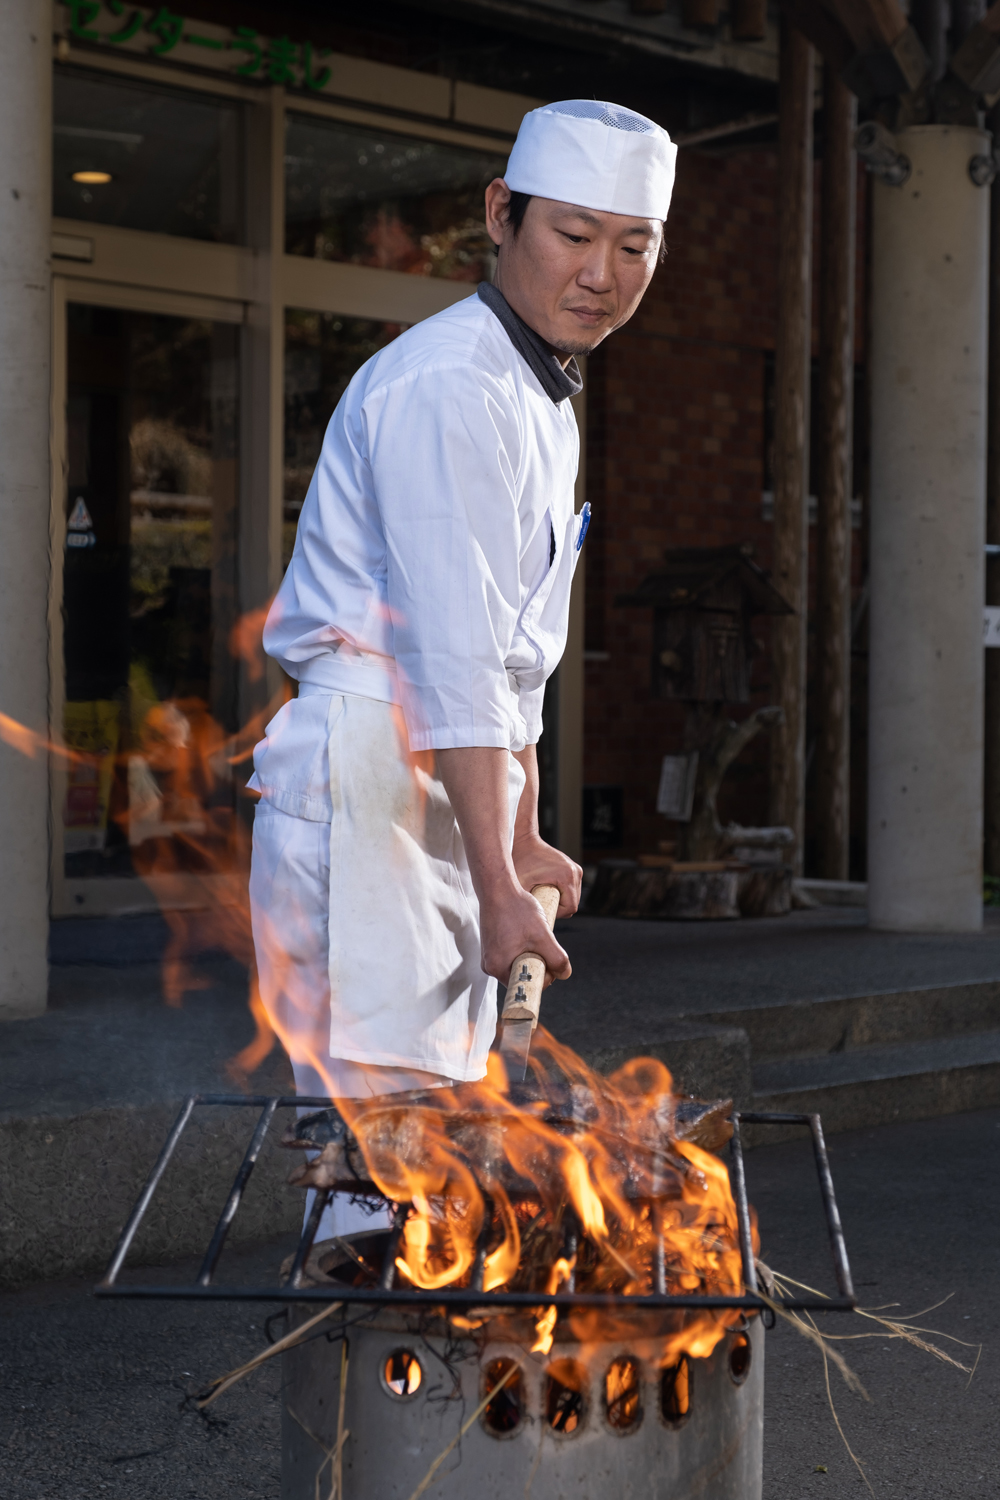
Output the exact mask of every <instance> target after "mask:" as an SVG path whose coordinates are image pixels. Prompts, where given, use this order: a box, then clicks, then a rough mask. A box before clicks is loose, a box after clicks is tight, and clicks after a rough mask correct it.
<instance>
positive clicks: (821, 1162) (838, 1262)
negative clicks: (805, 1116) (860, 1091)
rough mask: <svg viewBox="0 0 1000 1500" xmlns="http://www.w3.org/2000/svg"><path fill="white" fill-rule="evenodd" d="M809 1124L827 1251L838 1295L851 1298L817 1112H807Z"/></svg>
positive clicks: (845, 1255) (847, 1267)
mask: <svg viewBox="0 0 1000 1500" xmlns="http://www.w3.org/2000/svg"><path fill="white" fill-rule="evenodd" d="M809 1127H810V1129H811V1130H812V1138H813V1151H814V1153H815V1156H816V1171H817V1172H818V1173H819V1190H820V1192H821V1193H822V1195H823V1207H824V1208H825V1209H826V1223H827V1228H828V1230H829V1232H830V1251H831V1253H832V1255H833V1269H834V1274H835V1275H836V1277H837V1285H838V1287H839V1288H840V1295H841V1296H842V1297H850V1298H851V1299H852V1300H853V1299H854V1282H853V1281H852V1280H851V1266H850V1262H849V1261H848V1259H847V1245H846V1243H845V1241H844V1230H843V1226H842V1225H841V1222H840V1210H839V1209H838V1207H837V1199H836V1195H835V1194H834V1191H833V1177H832V1175H831V1172H830V1160H829V1157H828V1156H827V1154H826V1141H825V1140H824V1139H823V1124H822V1121H821V1120H820V1117H819V1115H810V1116H809Z"/></svg>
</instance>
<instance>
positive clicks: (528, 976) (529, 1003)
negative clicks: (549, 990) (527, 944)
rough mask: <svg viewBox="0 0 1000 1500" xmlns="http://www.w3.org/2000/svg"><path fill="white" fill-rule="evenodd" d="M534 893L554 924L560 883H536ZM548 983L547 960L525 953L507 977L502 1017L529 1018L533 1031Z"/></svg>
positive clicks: (525, 1019)
mask: <svg viewBox="0 0 1000 1500" xmlns="http://www.w3.org/2000/svg"><path fill="white" fill-rule="evenodd" d="M531 894H532V895H533V896H534V898H535V900H536V901H537V902H538V904H539V906H540V907H541V908H542V911H543V912H544V913H545V920H546V922H547V923H548V924H549V927H550V928H552V927H554V926H555V920H556V912H557V911H558V910H559V901H560V895H559V887H558V886H555V885H536V886H535V887H534V888H533V890H532V892H531ZM544 983H545V960H544V959H543V958H540V957H539V955H538V954H537V953H522V954H520V955H519V957H517V958H515V960H514V962H513V963H512V964H511V969H510V978H509V979H508V981H507V998H506V999H505V1000H504V1003H503V1015H502V1016H501V1017H500V1019H501V1021H530V1022H531V1029H532V1031H534V1029H535V1027H536V1026H537V1025H538V1012H539V1010H540V1009H541V1005H542V986H543V985H544Z"/></svg>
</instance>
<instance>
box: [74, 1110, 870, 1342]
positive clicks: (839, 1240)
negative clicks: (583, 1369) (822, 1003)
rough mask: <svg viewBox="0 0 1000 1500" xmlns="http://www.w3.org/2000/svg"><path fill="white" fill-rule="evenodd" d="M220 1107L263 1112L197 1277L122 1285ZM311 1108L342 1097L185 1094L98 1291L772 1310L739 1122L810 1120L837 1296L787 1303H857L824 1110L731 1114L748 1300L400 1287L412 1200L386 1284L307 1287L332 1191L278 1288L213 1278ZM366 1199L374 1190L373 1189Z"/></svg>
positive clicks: (396, 1230) (395, 1239)
mask: <svg viewBox="0 0 1000 1500" xmlns="http://www.w3.org/2000/svg"><path fill="white" fill-rule="evenodd" d="M219 1105H224V1106H227V1107H230V1108H234V1109H248V1108H256V1109H259V1110H260V1114H259V1116H258V1119H257V1123H256V1125H255V1126H254V1129H253V1132H252V1134H251V1136H250V1140H249V1143H248V1145H247V1148H246V1153H245V1155H244V1157H243V1160H242V1162H241V1163H240V1167H239V1170H238V1172H237V1173H236V1176H235V1178H234V1179H233V1185H232V1187H231V1188H230V1191H229V1196H228V1197H227V1199H226V1202H225V1206H224V1207H223V1210H222V1213H221V1214H220V1215H219V1220H218V1223H217V1224H216V1226H215V1229H214V1231H213V1233H212V1238H211V1240H210V1241H209V1244H208V1248H207V1249H206V1251H205V1254H204V1257H203V1259H202V1263H201V1268H200V1270H199V1272H198V1276H197V1278H196V1280H195V1281H193V1282H191V1283H189V1284H184V1283H181V1284H177V1283H146V1284H140V1283H133V1282H121V1281H119V1279H118V1278H119V1276H120V1273H121V1271H122V1268H123V1266H124V1264H125V1258H126V1256H127V1255H128V1252H129V1247H130V1246H131V1244H132V1241H133V1239H134V1238H135V1234H136V1231H137V1230H138V1228H139V1225H140V1224H141V1223H142V1220H143V1218H144V1217H145V1214H146V1211H147V1209H148V1208H149V1206H150V1204H151V1203H152V1201H153V1198H154V1196H155V1194H156V1190H157V1188H158V1187H159V1185H160V1182H161V1181H162V1178H163V1174H164V1173H165V1171H166V1170H167V1167H168V1165H169V1163H170V1160H171V1158H172V1157H173V1154H174V1152H175V1150H176V1149H177V1145H178V1142H179V1141H180V1139H181V1136H182V1135H183V1133H184V1129H185V1127H186V1126H187V1124H188V1121H189V1120H190V1119H191V1116H192V1114H193V1113H194V1111H195V1110H196V1109H197V1108H199V1107H215V1106H219ZM303 1106H306V1107H308V1108H310V1109H329V1108H331V1107H333V1108H335V1107H336V1101H335V1100H333V1099H326V1098H302V1097H277V1098H270V1097H267V1096H264V1095H260V1094H256V1095H255V1094H250V1095H246V1094H236V1095H233V1094H192V1095H191V1096H190V1097H189V1098H188V1099H186V1100H185V1101H184V1105H183V1107H182V1109H181V1112H180V1114H179V1115H178V1116H177V1119H176V1120H175V1121H174V1124H173V1127H172V1128H171V1130H170V1133H169V1134H168V1136H167V1138H166V1140H165V1141H164V1143H163V1148H162V1150H161V1151H160V1154H159V1157H158V1158H157V1161H156V1165H155V1166H154V1167H153V1170H152V1172H151V1173H150V1175H149V1179H148V1181H147V1182H146V1185H145V1187H144V1188H143V1190H142V1192H141V1194H140V1195H139V1198H138V1200H137V1201H136V1204H135V1207H134V1208H133V1210H132V1212H131V1214H130V1215H129V1218H128V1222H127V1223H126V1225H125V1227H124V1229H123V1230H122V1232H121V1236H120V1238H119V1240H118V1244H117V1245H116V1247H115V1252H114V1255H113V1256H112V1257H111V1263H110V1265H109V1266H108V1269H107V1271H106V1273H105V1275H104V1279H103V1280H102V1281H101V1282H100V1283H99V1284H98V1286H97V1287H96V1292H97V1295H98V1296H100V1297H133V1298H162V1299H177V1298H180V1299H185V1300H189V1301H199V1300H209V1301H245V1302H320V1303H322V1302H343V1303H351V1302H356V1303H362V1304H364V1305H366V1306H370V1307H422V1308H425V1309H426V1308H429V1307H443V1308H452V1309H455V1310H456V1311H457V1310H461V1309H464V1308H469V1307H477V1308H480V1307H496V1308H502V1307H507V1308H519V1307H520V1308H539V1307H556V1308H566V1309H569V1308H574V1307H576V1308H579V1307H593V1308H607V1309H613V1308H633V1309H636V1310H641V1309H649V1310H650V1311H654V1310H656V1309H667V1308H690V1309H701V1310H708V1309H711V1308H723V1307H743V1308H753V1309H757V1310H762V1309H765V1308H766V1305H767V1304H766V1303H765V1302H764V1301H763V1300H762V1299H761V1297H760V1296H759V1295H758V1287H757V1274H756V1269H755V1267H754V1258H753V1249H752V1239H751V1227H750V1210H749V1206H748V1203H747V1190H746V1178H745V1174H744V1169H743V1147H742V1141H741V1133H740V1132H741V1126H742V1125H805V1126H808V1128H809V1130H810V1132H811V1134H812V1142H813V1151H814V1154H815V1158H816V1170H817V1174H818V1176H819V1186H820V1193H821V1196H822V1200H823V1208H824V1211H825V1215H826V1225H827V1233H828V1235H829V1239H830V1249H831V1253H832V1255H833V1264H834V1272H835V1275H836V1279H837V1289H838V1293H839V1295H838V1296H836V1297H797V1298H785V1299H782V1300H781V1305H782V1306H783V1307H786V1308H789V1309H793V1310H800V1311H806V1310H808V1311H825V1312H831V1311H833V1312H848V1311H850V1310H851V1309H853V1308H854V1307H855V1305H856V1299H855V1296H854V1287H853V1284H852V1282H851V1268H850V1265H849V1263H848V1259H847V1246H846V1245H845V1243H844V1232H843V1229H842V1228H841V1224H840V1214H839V1213H838V1211H837V1200H836V1197H835V1195H834V1189H833V1178H832V1176H831V1174H830V1163H829V1160H828V1158H827V1154H826V1144H825V1142H824V1139H823V1127H822V1124H821V1123H820V1117H819V1115H799V1114H753V1113H736V1112H734V1114H733V1116H732V1121H733V1138H732V1141H731V1143H730V1145H731V1151H732V1162H731V1167H730V1176H731V1179H732V1187H733V1198H734V1200H735V1204H736V1215H737V1220H738V1223H739V1239H740V1254H741V1258H742V1263H743V1283H744V1286H745V1287H746V1293H745V1294H744V1295H742V1296H735V1295H734V1296H725V1295H722V1294H719V1293H708V1294H706V1295H697V1294H694V1293H690V1294H682V1295H672V1294H670V1293H665V1292H653V1293H646V1294H642V1295H629V1294H624V1293H604V1292H600V1293H598V1292H572V1291H569V1292H554V1293H546V1292H535V1291H522V1292H513V1291H506V1292H505V1291H502V1290H501V1291H494V1292H483V1291H477V1290H476V1289H475V1288H474V1287H465V1288H442V1289H441V1290H438V1291H433V1292H427V1291H422V1290H420V1289H419V1288H416V1287H396V1286H394V1285H393V1284H392V1282H393V1280H394V1276H395V1255H396V1249H397V1247H398V1244H399V1239H400V1236H401V1235H402V1232H403V1226H404V1224H405V1223H406V1219H407V1217H408V1215H409V1205H407V1204H401V1205H396V1206H395V1211H394V1214H393V1221H392V1228H391V1230H390V1242H389V1247H388V1251H387V1253H386V1256H385V1260H384V1264H385V1268H386V1269H385V1271H384V1273H383V1276H382V1283H383V1284H381V1285H379V1286H377V1287H352V1286H343V1285H333V1284H331V1285H330V1286H329V1287H315V1286H303V1285H302V1284H301V1283H302V1279H303V1272H304V1268H305V1265H306V1261H307V1259H308V1257H309V1252H310V1251H311V1249H312V1246H313V1241H314V1240H315V1238H316V1233H317V1230H318V1229H319V1224H320V1219H321V1218H322V1216H323V1211H324V1209H325V1208H326V1206H327V1204H328V1203H329V1202H330V1199H331V1198H332V1197H333V1193H332V1192H317V1193H316V1196H315V1199H314V1201H313V1205H312V1209H311V1211H310V1214H309V1217H308V1219H307V1220H306V1223H305V1225H304V1227H303V1230H302V1234H301V1237H300V1239H299V1243H298V1247H297V1249H296V1252H295V1255H294V1258H293V1260H292V1265H291V1269H290V1271H289V1274H288V1276H287V1277H286V1278H285V1280H284V1281H283V1282H281V1283H280V1284H275V1285H274V1286H240V1285H234V1284H226V1283H225V1282H217V1281H215V1280H214V1277H215V1272H216V1268H217V1267H218V1263H219V1257H220V1256H221V1254H222V1250H223V1247H224V1246H225V1243H226V1238H227V1236H228V1234H229V1231H230V1229H231V1228H232V1224H233V1220H234V1219H235V1217H236V1214H237V1212H238V1210H239V1207H240V1203H241V1201H242V1199H243V1194H244V1192H245V1191H246V1187H247V1183H248V1182H249V1181H250V1177H251V1174H252V1172H253V1169H254V1167H255V1166H256V1164H257V1160H258V1157H259V1156H260V1152H261V1148H262V1147H263V1145H264V1141H265V1138H266V1136H267V1133H268V1131H269V1129H270V1127H271V1125H272V1123H273V1121H274V1117H275V1114H276V1113H277V1111H278V1110H279V1109H295V1110H298V1109H301V1108H302V1107H303ZM364 1196H365V1197H368V1196H369V1195H368V1193H367V1191H366V1192H365V1194H364Z"/></svg>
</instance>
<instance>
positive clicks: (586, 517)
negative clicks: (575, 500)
mask: <svg viewBox="0 0 1000 1500" xmlns="http://www.w3.org/2000/svg"><path fill="white" fill-rule="evenodd" d="M589 525H590V501H589V500H585V501H584V502H583V509H582V510H581V512H580V535H579V536H578V537H577V539H576V550H577V552H579V550H580V548H581V547H582V546H583V542H584V538H585V537H586V535H587V528H588V527H589Z"/></svg>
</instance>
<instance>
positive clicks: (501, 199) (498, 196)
mask: <svg viewBox="0 0 1000 1500" xmlns="http://www.w3.org/2000/svg"><path fill="white" fill-rule="evenodd" d="M509 208H510V188H509V187H508V186H507V184H506V183H505V182H504V180H503V178H502V177H494V179H493V181H492V182H491V183H490V185H489V187H488V188H487V189H486V233H487V234H488V235H489V237H490V239H491V240H492V241H493V243H494V245H502V244H503V242H504V240H505V238H506V236H507V211H508V209H509Z"/></svg>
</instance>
